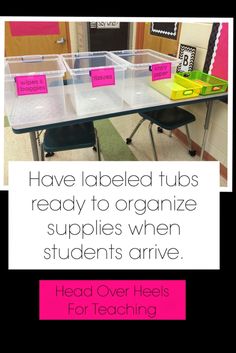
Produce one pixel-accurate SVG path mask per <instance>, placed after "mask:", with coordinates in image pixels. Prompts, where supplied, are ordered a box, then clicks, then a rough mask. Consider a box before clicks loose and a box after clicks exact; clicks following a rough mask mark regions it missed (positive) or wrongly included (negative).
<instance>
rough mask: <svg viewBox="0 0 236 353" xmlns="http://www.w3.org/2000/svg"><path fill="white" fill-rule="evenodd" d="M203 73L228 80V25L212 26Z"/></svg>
mask: <svg viewBox="0 0 236 353" xmlns="http://www.w3.org/2000/svg"><path fill="white" fill-rule="evenodd" d="M203 71H204V72H206V73H209V74H210V75H214V76H217V77H220V78H222V79H223V80H228V23H214V24H213V26H212V31H211V35H210V39H209V44H208V49H207V55H206V60H205V65H204V69H203Z"/></svg>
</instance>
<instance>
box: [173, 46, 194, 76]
mask: <svg viewBox="0 0 236 353" xmlns="http://www.w3.org/2000/svg"><path fill="white" fill-rule="evenodd" d="M195 55H196V48H195V47H191V46H190V45H185V44H180V49H179V59H181V63H180V64H179V65H178V66H177V70H176V71H177V72H183V71H184V72H186V71H192V70H193V65H194V59H195Z"/></svg>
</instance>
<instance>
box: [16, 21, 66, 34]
mask: <svg viewBox="0 0 236 353" xmlns="http://www.w3.org/2000/svg"><path fill="white" fill-rule="evenodd" d="M10 29H11V35H12V36H13V37H14V36H44V35H50V34H59V33H60V29H59V22H10Z"/></svg>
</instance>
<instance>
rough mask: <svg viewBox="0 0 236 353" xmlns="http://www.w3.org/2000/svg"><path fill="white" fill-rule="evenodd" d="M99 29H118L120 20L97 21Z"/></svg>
mask: <svg viewBox="0 0 236 353" xmlns="http://www.w3.org/2000/svg"><path fill="white" fill-rule="evenodd" d="M97 28H98V29H109V28H110V29H118V28H120V22H97Z"/></svg>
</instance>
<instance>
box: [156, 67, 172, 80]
mask: <svg viewBox="0 0 236 353" xmlns="http://www.w3.org/2000/svg"><path fill="white" fill-rule="evenodd" d="M166 78H171V63H163V64H153V65H152V81H157V80H164V79H166Z"/></svg>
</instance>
